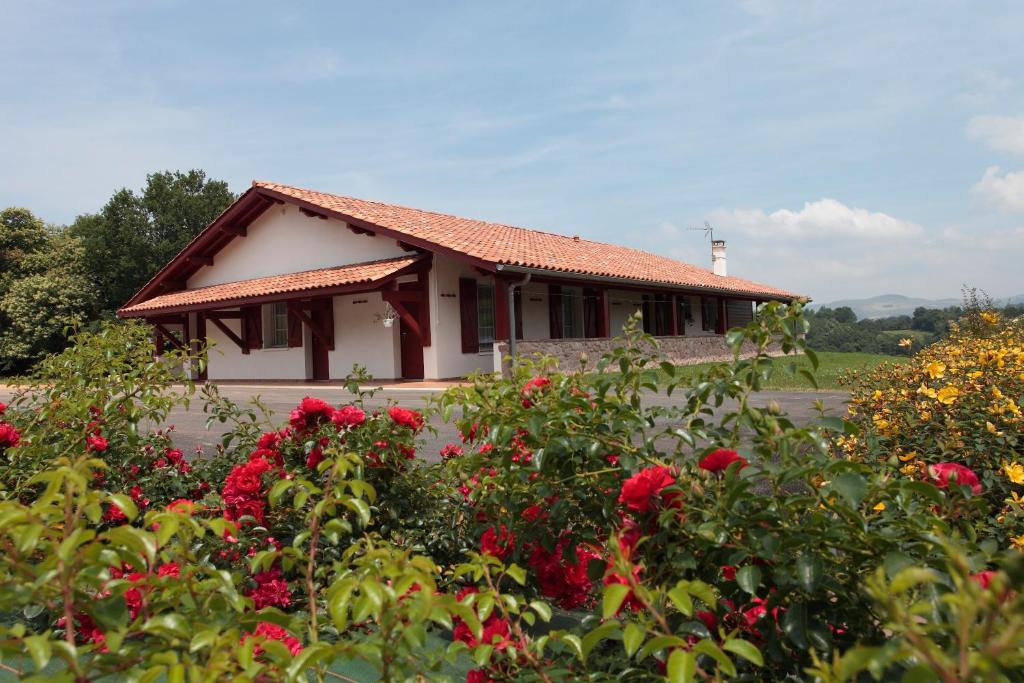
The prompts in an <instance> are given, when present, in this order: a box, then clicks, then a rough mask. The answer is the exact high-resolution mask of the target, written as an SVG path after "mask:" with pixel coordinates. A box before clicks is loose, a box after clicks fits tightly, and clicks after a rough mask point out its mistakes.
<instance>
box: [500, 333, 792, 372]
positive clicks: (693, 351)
mask: <svg viewBox="0 0 1024 683" xmlns="http://www.w3.org/2000/svg"><path fill="white" fill-rule="evenodd" d="M656 339H657V340H658V350H659V351H660V353H661V356H662V359H663V360H667V361H669V362H670V363H675V364H677V365H694V364H696V363H708V362H719V361H726V360H732V351H731V350H730V349H729V347H727V346H726V345H725V338H724V337H721V336H705V337H656ZM621 343H622V340H615V339H542V340H536V341H529V340H526V341H520V342H518V343H517V344H516V346H517V349H516V350H517V352H518V353H519V356H520V357H522V358H531V357H533V356H534V355H535V354H540V355H543V356H550V357H552V358H554V359H555V360H556V361H557V362H558V368H559V369H560V370H562V371H565V372H573V371H575V370H579V369H580V367H581V364H580V358H581V357H582V356H583V355H584V354H586V358H587V366H588V367H591V368H592V367H594V365H595V364H596V363H597V361H598V360H599V359H600V358H601V356H602V355H604V354H605V353H607V352H608V351H610V350H611V349H613V348H615V346H616V345H617V344H621ZM494 350H495V359H496V360H497V359H499V358H504V357H505V356H506V355H507V354H508V342H497V343H495V345H494ZM753 352H754V346H753V345H752V344H747V345H745V348H744V350H743V355H744V356H748V355H752V354H753ZM773 355H774V354H773ZM503 369H504V370H505V371H506V373H507V371H508V367H507V363H506V364H504V367H503Z"/></svg>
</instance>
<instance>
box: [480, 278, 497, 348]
mask: <svg viewBox="0 0 1024 683" xmlns="http://www.w3.org/2000/svg"><path fill="white" fill-rule="evenodd" d="M476 321H477V322H476V329H477V340H478V342H479V350H480V351H490V350H491V349H492V348H494V332H495V330H494V328H495V316H494V285H492V284H487V283H483V282H478V283H477V285H476Z"/></svg>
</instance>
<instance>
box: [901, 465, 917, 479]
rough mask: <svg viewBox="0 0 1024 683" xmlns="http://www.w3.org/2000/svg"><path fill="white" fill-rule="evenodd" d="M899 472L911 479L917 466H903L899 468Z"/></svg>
mask: <svg viewBox="0 0 1024 683" xmlns="http://www.w3.org/2000/svg"><path fill="white" fill-rule="evenodd" d="M900 472H902V473H903V474H905V475H907V476H908V477H912V476H914V475H915V474H916V473H917V465H915V464H914V463H910V464H909V465H904V466H903V467H901V468H900Z"/></svg>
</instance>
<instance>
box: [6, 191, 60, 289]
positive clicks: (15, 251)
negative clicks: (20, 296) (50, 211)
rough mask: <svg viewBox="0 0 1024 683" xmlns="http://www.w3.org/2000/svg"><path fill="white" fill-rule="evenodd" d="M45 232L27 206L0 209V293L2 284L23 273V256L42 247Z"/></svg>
mask: <svg viewBox="0 0 1024 683" xmlns="http://www.w3.org/2000/svg"><path fill="white" fill-rule="evenodd" d="M47 236H48V233H47V231H46V226H44V225H43V222H42V221H41V220H39V219H38V218H36V217H35V216H34V215H32V212H31V211H29V210H28V209H20V208H14V207H12V208H9V209H4V210H3V211H0V296H2V295H3V292H4V290H5V289H6V287H5V285H4V283H5V282H8V283H9V282H10V280H11V278H15V277H18V276H19V275H20V274H22V272H23V268H24V262H25V259H26V258H27V257H28V256H30V255H31V254H34V253H36V252H38V251H39V250H40V249H42V248H43V247H45V245H46V239H47Z"/></svg>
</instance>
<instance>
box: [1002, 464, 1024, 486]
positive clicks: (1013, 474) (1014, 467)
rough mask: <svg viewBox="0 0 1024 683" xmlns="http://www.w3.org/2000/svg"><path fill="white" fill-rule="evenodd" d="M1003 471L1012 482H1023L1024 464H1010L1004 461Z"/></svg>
mask: <svg viewBox="0 0 1024 683" xmlns="http://www.w3.org/2000/svg"><path fill="white" fill-rule="evenodd" d="M1003 473H1004V474H1005V475H1006V478H1007V479H1009V480H1010V481H1012V482H1013V483H1014V484H1024V465H1021V464H1020V463H1019V462H1014V463H1011V464H1007V463H1005V462H1004V463H1003Z"/></svg>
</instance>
